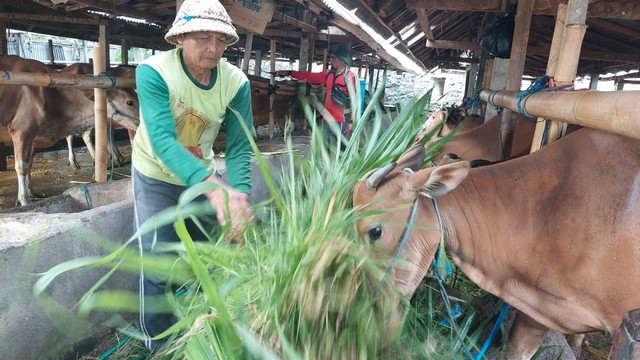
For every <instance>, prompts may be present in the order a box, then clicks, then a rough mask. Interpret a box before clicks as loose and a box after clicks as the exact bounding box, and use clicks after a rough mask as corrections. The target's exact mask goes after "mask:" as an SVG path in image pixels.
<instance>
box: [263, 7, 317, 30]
mask: <svg viewBox="0 0 640 360" xmlns="http://www.w3.org/2000/svg"><path fill="white" fill-rule="evenodd" d="M274 20H280V21H282V22H283V23H285V24H289V25H293V26H295V27H298V28H300V29H302V30H306V31H308V32H312V33H317V32H318V29H316V28H315V27H314V26H313V25H311V24H307V23H305V22H303V21H300V20H298V19H296V18H293V17H291V16H289V15H285V14H283V13H281V12H280V11H277V10H273V17H272V19H271V21H274Z"/></svg>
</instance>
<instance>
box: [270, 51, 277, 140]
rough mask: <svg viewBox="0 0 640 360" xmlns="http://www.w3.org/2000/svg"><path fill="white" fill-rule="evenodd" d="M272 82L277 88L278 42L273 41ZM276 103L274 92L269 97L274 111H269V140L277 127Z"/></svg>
mask: <svg viewBox="0 0 640 360" xmlns="http://www.w3.org/2000/svg"><path fill="white" fill-rule="evenodd" d="M270 51H271V56H270V57H271V59H270V60H271V67H270V69H271V81H270V82H269V83H270V84H271V86H276V76H275V71H276V40H274V39H271V49H270ZM275 103H276V93H275V92H273V93H272V94H271V96H269V109H270V110H271V109H273V110H274V111H269V139H273V128H274V125H275V116H276V112H275V108H274V107H275Z"/></svg>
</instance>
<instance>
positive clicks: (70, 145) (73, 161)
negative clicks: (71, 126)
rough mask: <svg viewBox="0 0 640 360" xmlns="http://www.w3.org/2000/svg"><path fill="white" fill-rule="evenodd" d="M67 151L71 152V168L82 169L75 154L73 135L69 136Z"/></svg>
mask: <svg viewBox="0 0 640 360" xmlns="http://www.w3.org/2000/svg"><path fill="white" fill-rule="evenodd" d="M67 150H68V151H69V166H73V167H75V168H76V169H80V164H78V161H77V160H76V155H75V154H74V153H73V135H67Z"/></svg>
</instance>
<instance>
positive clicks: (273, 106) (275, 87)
mask: <svg viewBox="0 0 640 360" xmlns="http://www.w3.org/2000/svg"><path fill="white" fill-rule="evenodd" d="M271 95H273V104H271V108H270V109H269V112H273V111H274V110H275V109H276V102H277V101H278V97H277V95H278V85H271V84H269V96H271Z"/></svg>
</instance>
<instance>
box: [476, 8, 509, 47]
mask: <svg viewBox="0 0 640 360" xmlns="http://www.w3.org/2000/svg"><path fill="white" fill-rule="evenodd" d="M515 26H516V15H515V12H514V11H511V12H509V14H507V16H505V17H503V18H501V19H498V21H496V22H495V23H494V24H493V25H491V27H490V28H489V29H487V31H486V32H485V33H484V35H482V37H481V38H480V46H482V48H483V49H485V50H487V51H488V52H489V53H491V55H493V56H495V57H499V58H502V59H508V58H509V57H511V42H512V41H513V31H514V29H515Z"/></svg>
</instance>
